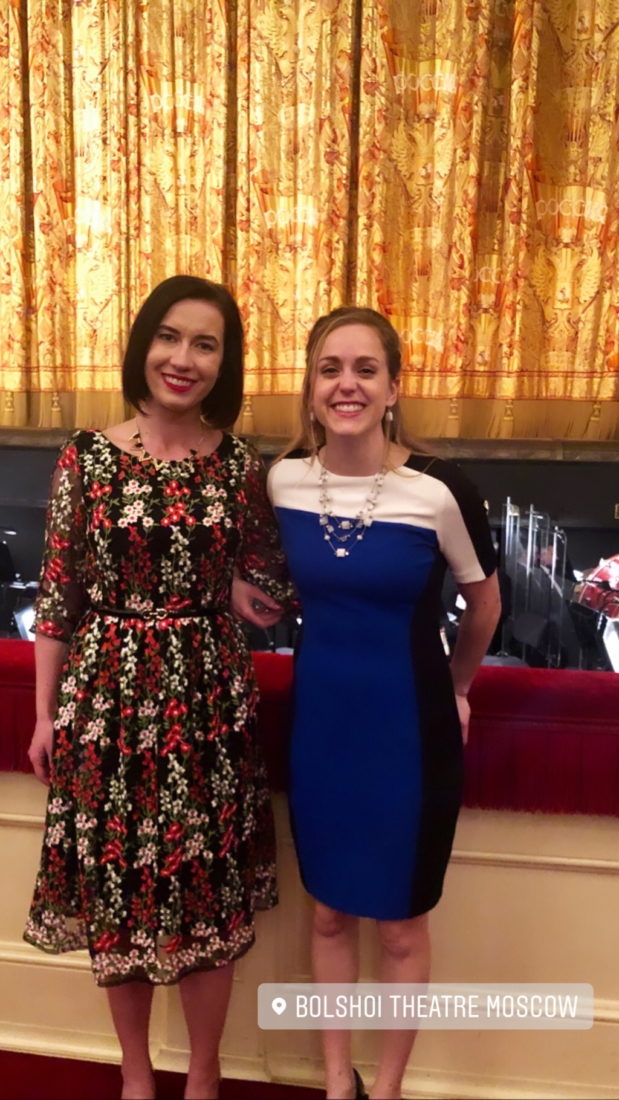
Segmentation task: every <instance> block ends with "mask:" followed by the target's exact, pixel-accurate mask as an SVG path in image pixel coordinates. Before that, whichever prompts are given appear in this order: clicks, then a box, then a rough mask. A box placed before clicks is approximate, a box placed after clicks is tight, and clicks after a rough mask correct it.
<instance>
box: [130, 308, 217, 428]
mask: <svg viewBox="0 0 619 1100" xmlns="http://www.w3.org/2000/svg"><path fill="white" fill-rule="evenodd" d="M223 351H224V319H223V317H222V315H221V313H220V311H219V310H218V309H217V306H215V305H213V304H212V303H211V302H202V301H198V300H194V299H189V298H187V299H184V300H182V301H180V302H176V303H175V304H174V305H173V306H172V307H171V308H170V309H169V310H168V312H167V313H166V315H165V317H164V318H163V320H162V321H161V324H160V325H159V327H158V329H157V331H156V333H155V336H154V337H153V341H152V343H151V345H150V347H149V349H148V353H147V356H146V362H145V364H144V377H145V379H146V384H147V386H148V390H149V394H150V398H149V404H150V403H152V402H155V403H156V404H158V405H161V406H162V407H163V408H165V409H167V410H168V411H170V412H178V413H183V412H187V411H188V410H189V409H192V408H194V407H196V406H198V407H199V405H200V404H201V402H202V401H203V400H204V398H205V397H206V396H207V395H208V394H209V393H210V392H211V390H212V389H213V386H214V385H215V383H216V381H217V377H218V374H219V368H220V366H221V361H222V358H223Z"/></svg>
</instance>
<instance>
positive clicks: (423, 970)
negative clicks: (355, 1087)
mask: <svg viewBox="0 0 619 1100" xmlns="http://www.w3.org/2000/svg"><path fill="white" fill-rule="evenodd" d="M378 932H379V935H380V939H381V945H382V961H381V971H380V980H381V982H418V983H421V984H425V983H426V982H427V981H428V980H429V977H430V931H429V928H428V915H427V913H424V914H423V915H422V916H421V917H413V918H412V919H411V920H400V921H378ZM416 1035H417V1032H416V1031H383V1034H382V1039H381V1049H380V1061H379V1064H378V1075H377V1077H376V1080H375V1082H374V1085H373V1087H372V1089H371V1092H370V1096H371V1097H374V1098H376V1100H394V1098H395V1100H397V1098H398V1097H400V1096H401V1094H402V1077H403V1076H404V1070H405V1069H406V1063H407V1062H408V1059H409V1057H410V1053H411V1050H412V1049H413V1043H414V1042H415V1037H416Z"/></svg>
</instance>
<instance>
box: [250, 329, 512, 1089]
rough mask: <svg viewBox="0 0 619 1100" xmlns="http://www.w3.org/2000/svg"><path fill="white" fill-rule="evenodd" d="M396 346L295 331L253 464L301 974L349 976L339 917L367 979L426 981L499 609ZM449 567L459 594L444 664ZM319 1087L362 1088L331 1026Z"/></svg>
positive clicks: (363, 334) (360, 332)
mask: <svg viewBox="0 0 619 1100" xmlns="http://www.w3.org/2000/svg"><path fill="white" fill-rule="evenodd" d="M400 368H401V357H400V343H399V339H398V336H397V333H396V332H395V330H394V329H393V328H392V326H391V324H390V323H389V322H388V321H387V320H385V318H383V317H382V316H381V315H380V314H378V313H376V312H374V311H373V310H370V309H357V308H343V309H339V310H336V311H335V312H334V313H332V314H330V315H329V316H328V317H323V318H321V319H320V320H319V321H318V322H317V324H316V325H315V327H314V329H313V331H312V333H311V335H310V339H309V344H308V349H307V372H306V377H305V383H304V388H303V398H302V412H301V421H302V428H301V432H300V434H299V437H298V438H297V440H296V441H295V443H294V444H293V445H292V447H291V449H290V450H289V451H288V452H287V453H286V454H285V455H284V456H283V458H282V459H281V460H280V461H279V462H277V463H276V464H274V466H273V467H272V469H271V472H270V474H269V493H270V496H271V500H272V502H273V504H274V507H275V511H276V514H277V516H278V519H279V524H280V530H281V533H282V539H283V544H284V549H285V552H286V556H287V560H288V564H289V568H290V571H291V574H292V577H293V580H294V582H295V585H296V587H297V589H298V592H299V596H300V599H301V602H302V605H303V633H302V640H301V645H300V650H299V653H298V658H297V662H296V682H295V719H294V730H293V736H292V745H291V789H290V805H291V818H292V825H293V833H294V838H295V844H296V848H297V853H298V858H299V865H300V869H301V875H302V878H303V882H304V885H305V887H306V889H307V890H308V892H309V893H310V894H311V895H312V896H313V898H314V899H315V915H314V923H313V964H314V976H315V980H316V981H318V982H326V981H329V982H352V981H356V980H357V974H358V947H357V943H358V938H357V931H358V918H359V917H370V918H374V919H375V920H376V922H377V926H378V933H379V936H380V940H381V943H382V951H383V961H382V969H381V974H380V979H381V981H383V982H425V981H427V980H428V976H429V966H430V941H429V934H428V916H427V914H428V912H429V910H431V909H432V908H433V907H434V906H435V905H436V904H437V902H438V900H439V898H440V896H441V892H442V888H443V878H444V875H445V870H446V867H447V863H448V860H449V856H450V853H451V847H452V842H453V835H454V830H455V826H456V820H457V817H458V812H459V808H460V801H461V787H462V743H463V741H466V734H467V726H468V720H469V705H468V702H467V694H468V691H469V688H470V685H471V681H472V679H473V677H474V675H475V672H476V670H477V668H478V666H479V664H480V662H481V660H482V658H483V656H484V654H485V652H486V648H487V646H488V643H489V641H490V639H491V637H492V634H493V632H494V629H495V626H496V623H497V620H498V616H499V592H498V584H497V578H496V572H495V568H496V562H495V554H494V550H493V546H492V539H491V535H490V530H489V528H488V523H487V519H486V513H485V510H484V506H483V503H482V501H481V499H480V498H479V495H478V493H477V491H476V490H475V488H474V487H473V485H471V483H470V482H469V481H468V479H467V478H466V477H465V476H464V475H463V474H462V473H461V471H460V470H459V469H458V467H457V466H453V465H451V464H450V463H446V462H442V461H440V460H438V459H435V458H433V457H432V456H431V455H428V454H420V453H418V452H417V453H414V452H412V450H411V445H410V443H409V442H408V441H407V439H406V436H405V434H404V432H403V429H402V425H401V419H400V411H399V409H398V387H399V382H400ZM448 567H450V568H451V569H452V571H453V573H454V576H455V579H456V581H457V583H458V585H459V588H460V591H461V593H462V595H463V597H464V599H465V600H466V605H467V606H466V611H465V613H464V615H463V618H462V621H461V625H460V629H459V634H458V642H457V646H456V649H455V653H454V655H453V659H452V661H451V665H449V664H448V662H447V658H446V656H445V653H444V651H443V647H442V644H441V641H440V636H439V623H438V617H439V607H440V593H441V585H442V581H443V577H444V575H445V571H446V569H447V568H448ZM413 1040H414V1033H413V1032H410V1031H391V1032H385V1033H384V1035H383V1041H382V1052H381V1059H380V1064H379V1068H378V1075H377V1077H376V1080H375V1082H374V1085H373V1088H372V1091H371V1096H372V1097H376V1098H381V1100H389V1098H391V1097H398V1096H399V1095H400V1090H401V1085H402V1077H403V1073H404V1070H405V1067H406V1063H407V1060H408V1057H409V1054H410V1051H411V1048H412V1043H413ZM323 1043H324V1054H325V1061H326V1084H327V1096H328V1097H329V1098H331V1100H336V1098H340V1097H341V1098H343V1097H353V1096H358V1097H360V1096H364V1095H365V1092H364V1086H363V1083H362V1081H361V1078H360V1077H359V1075H358V1074H357V1072H356V1071H354V1070H353V1067H352V1064H351V1047H350V1032H338V1031H327V1032H325V1033H324V1038H323Z"/></svg>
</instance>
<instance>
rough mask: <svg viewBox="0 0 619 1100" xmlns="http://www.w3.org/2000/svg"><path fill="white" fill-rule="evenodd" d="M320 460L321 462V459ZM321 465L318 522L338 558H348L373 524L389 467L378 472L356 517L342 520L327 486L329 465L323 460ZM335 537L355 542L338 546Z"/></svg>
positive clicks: (337, 539)
mask: <svg viewBox="0 0 619 1100" xmlns="http://www.w3.org/2000/svg"><path fill="white" fill-rule="evenodd" d="M318 461H319V462H320V459H319V460H318ZM320 466H321V469H320V477H319V478H318V481H319V485H320V492H319V498H318V499H319V501H320V516H319V520H318V522H319V523H320V526H321V527H322V528H323V530H324V538H325V542H328V543H329V546H330V547H331V549H332V550H333V553H334V554H335V556H336V558H347V557H348V555H349V554H350V551H351V550H352V548H353V546H356V544H357V543H358V542H361V540H362V539H363V536H364V534H365V531H366V528H368V527H371V526H372V523H373V518H374V517H373V515H372V513H373V511H374V508H375V507H376V501H377V500H378V498H379V496H380V491H381V489H382V487H383V482H384V480H385V475H386V473H387V467H386V466H383V467H382V469H381V470H379V471H378V473H377V474H376V476H375V478H374V483H373V485H372V488H371V490H370V492H369V493H368V495H367V497H366V500H365V504H364V505H363V507H362V508H361V509H360V510H359V511H358V512H357V515H356V516H355V518H354V519H341V520H340V519H338V518H337V516H336V515H335V513H334V511H333V502H332V500H331V497H330V496H329V490H328V488H327V480H328V477H329V473H328V470H327V467H326V466H324V465H323V463H322V462H320ZM333 539H335V540H336V542H339V543H342V544H343V543H347V542H348V541H349V540H350V539H353V542H352V543H351V544H350V549H348V548H347V547H346V546H345V545H340V546H336V545H335V543H334V542H333Z"/></svg>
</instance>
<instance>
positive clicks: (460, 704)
mask: <svg viewBox="0 0 619 1100" xmlns="http://www.w3.org/2000/svg"><path fill="white" fill-rule="evenodd" d="M456 706H457V708H458V717H459V718H460V727H461V729H462V744H463V745H466V743H467V741H468V739H469V722H470V720H471V708H470V706H469V701H468V699H467V697H466V695H456Z"/></svg>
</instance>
